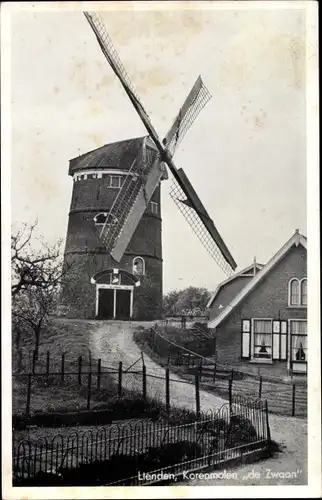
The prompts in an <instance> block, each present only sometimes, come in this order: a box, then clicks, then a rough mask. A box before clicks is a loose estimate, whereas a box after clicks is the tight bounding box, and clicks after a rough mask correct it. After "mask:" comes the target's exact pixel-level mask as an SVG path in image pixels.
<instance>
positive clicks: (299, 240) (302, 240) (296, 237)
mask: <svg viewBox="0 0 322 500" xmlns="http://www.w3.org/2000/svg"><path fill="white" fill-rule="evenodd" d="M293 245H295V246H298V245H302V246H303V247H304V248H305V249H306V248H307V238H306V236H303V235H302V234H300V233H299V230H298V229H296V230H295V233H294V234H293V236H292V237H291V238H290V239H289V240H288V241H287V242H286V243H285V245H283V246H282V248H280V249H279V251H278V252H277V253H276V254H275V255H273V257H272V258H271V260H270V261H269V262H268V263H267V264H266V265H265V266H264V267H263V268H262V269H261V270H260V271H259V272H258V273H257V274H256V276H254V278H253V279H252V280H251V281H250V282H249V283H248V284H247V285H246V286H245V287H244V288H243V289H242V290H241V291H240V293H238V294H237V295H236V297H235V298H234V299H233V300H232V301H231V303H230V304H229V305H228V306H227V307H226V308H225V309H224V310H223V311H222V313H221V314H219V315H218V316H217V317H216V318H214V319H212V320H210V321H209V322H208V327H209V328H216V327H217V326H218V325H219V324H220V323H221V322H222V321H223V320H224V319H225V318H226V317H227V316H229V314H231V312H232V311H233V310H234V309H235V308H236V307H237V306H238V304H240V302H241V301H242V300H243V299H244V298H245V297H246V296H247V295H248V294H249V293H250V292H251V291H252V290H253V288H254V287H255V286H256V285H257V284H258V283H259V282H260V281H261V280H262V279H263V278H264V277H265V276H266V275H267V274H268V273H269V272H270V271H271V270H272V269H273V268H274V267H275V266H276V264H277V263H278V262H279V261H280V260H281V259H282V258H283V257H284V255H285V254H286V252H288V250H289V249H290V248H292V246H293Z"/></svg>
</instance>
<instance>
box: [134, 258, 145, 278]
mask: <svg viewBox="0 0 322 500" xmlns="http://www.w3.org/2000/svg"><path fill="white" fill-rule="evenodd" d="M132 269H133V274H135V275H137V274H141V275H143V274H145V262H144V259H142V257H135V258H134V259H133V266H132Z"/></svg>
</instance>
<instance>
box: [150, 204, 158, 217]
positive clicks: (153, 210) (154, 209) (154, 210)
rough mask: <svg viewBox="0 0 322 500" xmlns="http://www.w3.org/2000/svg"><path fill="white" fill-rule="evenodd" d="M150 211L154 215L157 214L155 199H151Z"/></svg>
mask: <svg viewBox="0 0 322 500" xmlns="http://www.w3.org/2000/svg"><path fill="white" fill-rule="evenodd" d="M151 212H152V213H153V214H155V215H158V213H159V204H158V203H156V202H155V201H151Z"/></svg>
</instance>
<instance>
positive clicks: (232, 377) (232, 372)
mask: <svg viewBox="0 0 322 500" xmlns="http://www.w3.org/2000/svg"><path fill="white" fill-rule="evenodd" d="M233 380H234V369H232V370H231V382H233Z"/></svg>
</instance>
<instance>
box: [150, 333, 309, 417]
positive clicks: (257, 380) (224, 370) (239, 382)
mask: <svg viewBox="0 0 322 500" xmlns="http://www.w3.org/2000/svg"><path fill="white" fill-rule="evenodd" d="M187 332H188V331H187ZM143 334H144V335H145V339H146V341H147V343H148V345H149V347H150V348H151V349H152V350H153V351H154V352H156V353H157V354H158V355H159V356H160V357H162V358H164V359H167V364H168V366H171V365H172V366H178V367H181V368H183V369H184V371H185V372H186V374H187V375H188V376H191V377H195V376H198V377H199V379H200V385H201V387H202V388H204V389H206V390H208V391H210V392H215V393H216V394H218V395H220V396H222V397H224V398H227V397H229V394H230V391H232V392H234V393H236V394H241V395H244V396H245V397H249V398H259V399H261V398H262V397H264V398H265V399H267V401H268V404H269V408H270V411H273V412H276V413H281V414H285V413H286V414H288V415H291V416H306V415H307V386H306V384H303V383H300V384H296V383H294V382H293V383H289V382H284V381H282V380H280V379H277V378H274V377H269V376H267V377H263V376H260V375H251V374H249V373H245V372H244V371H240V370H237V369H235V368H233V367H229V366H226V365H221V364H219V363H217V362H215V361H214V360H213V359H211V358H207V357H205V356H203V355H201V354H200V353H198V352H195V351H193V350H192V348H191V347H190V348H188V344H187V345H186V344H185V345H179V344H178V343H176V342H174V341H172V340H170V339H169V338H167V337H165V336H164V335H162V334H161V333H160V332H159V331H157V328H151V330H150V332H149V333H148V332H144V333H143ZM204 342H205V343H206V342H209V339H205V341H204Z"/></svg>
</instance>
